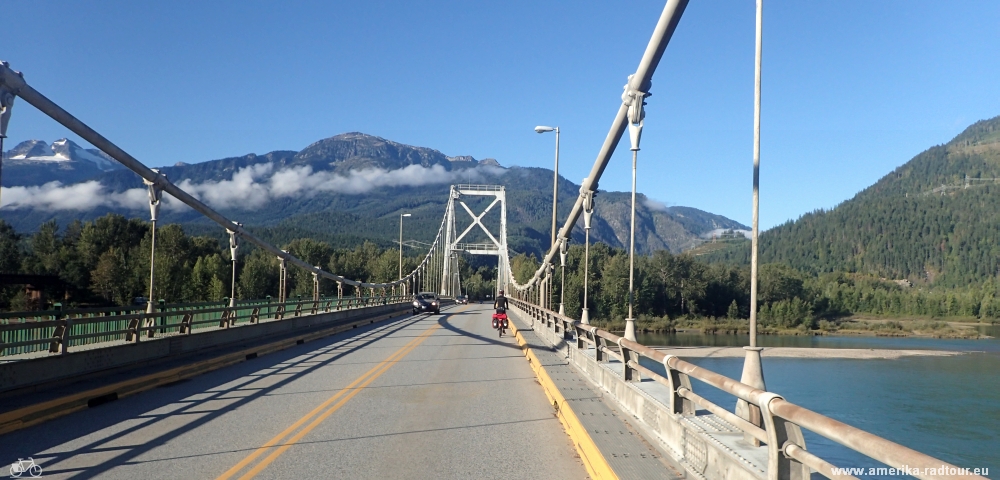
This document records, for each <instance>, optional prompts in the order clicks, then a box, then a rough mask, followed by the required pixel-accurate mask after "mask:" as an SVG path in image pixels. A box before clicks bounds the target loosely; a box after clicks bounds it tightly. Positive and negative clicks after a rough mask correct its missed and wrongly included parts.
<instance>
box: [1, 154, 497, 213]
mask: <svg viewBox="0 0 1000 480" xmlns="http://www.w3.org/2000/svg"><path fill="white" fill-rule="evenodd" d="M503 172H504V170H503V169H502V168H499V167H489V166H481V167H476V168H472V169H465V170H459V171H448V170H445V169H444V167H442V166H440V165H433V166H431V167H424V166H421V165H410V166H407V167H404V168H400V169H397V170H386V169H382V168H366V169H361V170H351V171H349V172H347V173H346V174H339V173H334V172H313V170H312V167H309V166H298V167H290V168H283V169H281V170H278V171H274V164H273V163H270V162H269V163H262V164H258V165H252V166H249V167H245V168H241V169H240V170H238V171H237V172H235V173H233V176H232V177H231V178H229V179H227V180H220V181H208V182H203V183H194V182H191V181H190V180H183V181H181V182H180V183H178V184H177V186H178V187H180V188H181V189H182V190H184V191H186V192H188V193H189V194H191V195H192V196H194V197H195V198H198V199H199V200H201V201H202V202H205V203H207V204H208V205H210V206H212V207H213V208H221V209H228V208H238V209H252V208H260V207H262V206H264V205H266V204H267V203H268V202H269V201H271V200H274V199H279V198H299V197H309V196H312V195H315V194H317V193H340V194H345V195H359V194H363V193H366V192H368V191H371V190H372V189H375V188H380V187H404V186H406V187H418V186H424V185H440V184H449V183H457V182H462V183H465V182H481V181H484V180H485V178H486V177H487V175H489V176H496V175H499V174H501V173H503ZM2 190H3V194H2V196H0V202H2V203H0V208H4V209H31V208H36V209H40V210H47V211H55V210H76V211H87V210H92V209H94V208H96V207H101V206H104V207H109V208H127V209H146V208H148V205H149V203H148V202H149V200H148V197H147V194H146V189H143V188H134V189H131V190H126V191H124V192H110V191H108V189H107V188H105V187H104V186H103V185H101V184H100V183H99V182H97V181H89V182H83V183H78V184H74V185H63V184H62V183H60V182H50V183H46V184H45V185H41V186H35V187H9V188H3V189H2ZM163 198H164V204H165V205H164V207H165V208H167V209H180V208H182V207H183V206H184V205H183V204H182V203H181V202H179V201H178V200H176V199H174V198H173V197H171V196H170V195H169V194H166V195H164V196H163Z"/></svg>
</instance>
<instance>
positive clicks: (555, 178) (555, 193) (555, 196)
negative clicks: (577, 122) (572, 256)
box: [535, 125, 559, 304]
mask: <svg viewBox="0 0 1000 480" xmlns="http://www.w3.org/2000/svg"><path fill="white" fill-rule="evenodd" d="M535 132H537V133H546V132H556V165H555V168H553V169H552V244H551V247H550V248H555V246H556V207H557V206H558V204H559V127H546V126H544V125H539V126H537V127H535ZM549 281H550V282H551V277H550V278H549ZM551 293H552V292H551V290H549V291H548V294H550V295H551ZM546 300H547V301H546V304H548V302H549V301H551V299H546Z"/></svg>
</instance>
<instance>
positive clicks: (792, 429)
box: [757, 392, 810, 480]
mask: <svg viewBox="0 0 1000 480" xmlns="http://www.w3.org/2000/svg"><path fill="white" fill-rule="evenodd" d="M776 398H780V399H782V400H784V397H782V396H781V395H778V394H776V393H771V392H763V393H761V394H760V395H758V396H757V406H758V407H760V412H761V415H762V416H763V420H764V431H765V432H766V433H767V478H768V480H809V477H810V472H809V467H808V466H806V465H805V464H803V463H801V462H799V461H798V460H795V459H794V458H792V457H790V456H788V455H787V454H786V453H785V449H786V448H787V447H788V446H789V445H795V446H797V447H799V448H801V449H803V450H805V448H806V440H805V438H804V437H803V436H802V429H801V428H799V426H798V425H796V424H794V423H792V422H789V421H787V420H785V419H783V418H781V417H779V416H777V415H775V414H774V413H772V412H771V406H770V405H771V402H772V401H773V400H774V399H776Z"/></svg>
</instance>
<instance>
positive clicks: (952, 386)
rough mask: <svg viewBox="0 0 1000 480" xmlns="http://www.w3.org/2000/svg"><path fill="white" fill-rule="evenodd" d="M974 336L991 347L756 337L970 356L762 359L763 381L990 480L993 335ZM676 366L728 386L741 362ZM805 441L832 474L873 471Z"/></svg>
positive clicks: (999, 446)
mask: <svg viewBox="0 0 1000 480" xmlns="http://www.w3.org/2000/svg"><path fill="white" fill-rule="evenodd" d="M979 328H980V330H981V331H982V332H983V333H985V334H986V335H990V336H992V337H994V338H992V339H982V340H949V339H931V338H908V337H851V336H771V335H763V336H760V337H758V344H759V345H760V346H762V347H822V348H874V349H904V350H919V349H933V350H959V351H971V352H975V353H970V354H967V355H958V356H950V357H904V358H900V359H896V360H860V359H805V358H764V359H763V365H764V380H765V382H766V384H767V389H768V390H769V391H772V392H775V393H778V394H780V395H782V396H783V397H785V399H786V400H788V401H790V402H793V403H795V404H798V405H801V406H803V407H806V408H809V409H811V410H813V411H816V412H819V413H822V414H824V415H826V416H829V417H832V418H835V419H837V420H840V421H842V422H844V423H847V424H849V425H853V426H855V427H858V428H861V429H864V430H867V431H869V432H871V433H874V434H876V435H879V436H881V437H884V438H887V439H889V440H892V441H894V442H896V443H899V444H902V445H905V446H907V447H910V448H913V449H915V450H917V451H920V452H923V453H926V454H929V455H931V456H934V457H937V458H939V459H941V460H945V461H947V462H949V463H952V464H954V465H957V466H959V467H967V468H977V467H979V468H984V467H986V468H989V475H988V476H989V477H990V478H1000V326H981V327H979ZM637 337H638V338H637V340H638V341H639V342H640V343H642V344H644V345H649V346H655V345H670V346H742V345H747V344H748V343H749V337H748V336H746V335H702V334H694V333H677V334H644V335H637ZM685 360H687V361H689V362H691V363H693V364H696V365H699V366H701V367H704V368H707V369H709V370H712V371H715V372H718V373H720V374H723V375H725V376H727V377H730V378H734V379H739V378H740V375H741V372H742V368H743V359H741V358H689V359H685ZM644 363H645V362H644ZM650 366H651V367H652V365H650ZM660 370H662V367H660ZM693 383H694V390H695V392H697V393H698V394H700V395H702V396H704V397H706V398H708V399H709V400H711V401H713V402H715V403H716V404H718V405H721V406H725V407H728V408H730V411H731V410H732V406H733V405H734V404H735V397H732V396H731V395H728V394H726V393H724V392H722V391H720V390H717V389H715V388H714V387H710V386H708V385H706V384H703V383H701V382H698V381H696V380H693ZM805 436H806V446H807V448H808V449H809V450H810V451H812V452H813V453H815V454H817V455H819V456H820V457H821V458H824V459H826V460H827V461H829V462H830V463H832V464H833V465H835V466H838V467H865V468H868V467H880V466H883V465H882V464H880V463H878V462H876V461H874V460H871V459H869V458H868V457H865V456H864V455H861V454H859V453H856V452H854V451H853V450H850V449H848V448H846V447H842V446H840V445H839V444H836V443H833V442H831V441H829V440H826V439H825V438H823V437H820V436H818V435H814V434H812V433H811V432H808V431H806V433H805ZM814 478H816V476H815V475H814ZM819 478H821V477H819ZM864 478H897V479H898V478H905V477H902V476H895V477H888V476H865V477H864Z"/></svg>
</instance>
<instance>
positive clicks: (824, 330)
mask: <svg viewBox="0 0 1000 480" xmlns="http://www.w3.org/2000/svg"><path fill="white" fill-rule="evenodd" d="M591 324H592V325H594V326H596V327H599V328H601V329H604V330H607V331H610V332H614V333H621V332H624V331H625V321H624V320H613V321H603V320H592V321H591ZM989 325H991V324H988V323H971V322H963V321H944V320H934V319H923V318H899V319H896V318H894V319H884V318H845V319H838V320H819V321H813V322H809V324H808V325H806V324H803V325H799V326H798V327H795V328H781V327H778V326H773V325H767V324H761V325H759V326H758V329H757V333H758V334H759V335H792V336H803V335H804V336H820V335H822V336H870V337H919V338H949V339H972V340H975V339H989V338H992V337H990V336H988V335H983V334H982V333H980V331H979V328H978V327H980V326H989ZM636 332H641V333H685V332H687V333H701V334H705V335H726V334H735V335H746V334H749V333H750V325H749V322H748V321H747V320H738V319H718V318H677V319H667V318H642V317H640V318H639V319H638V320H636Z"/></svg>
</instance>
